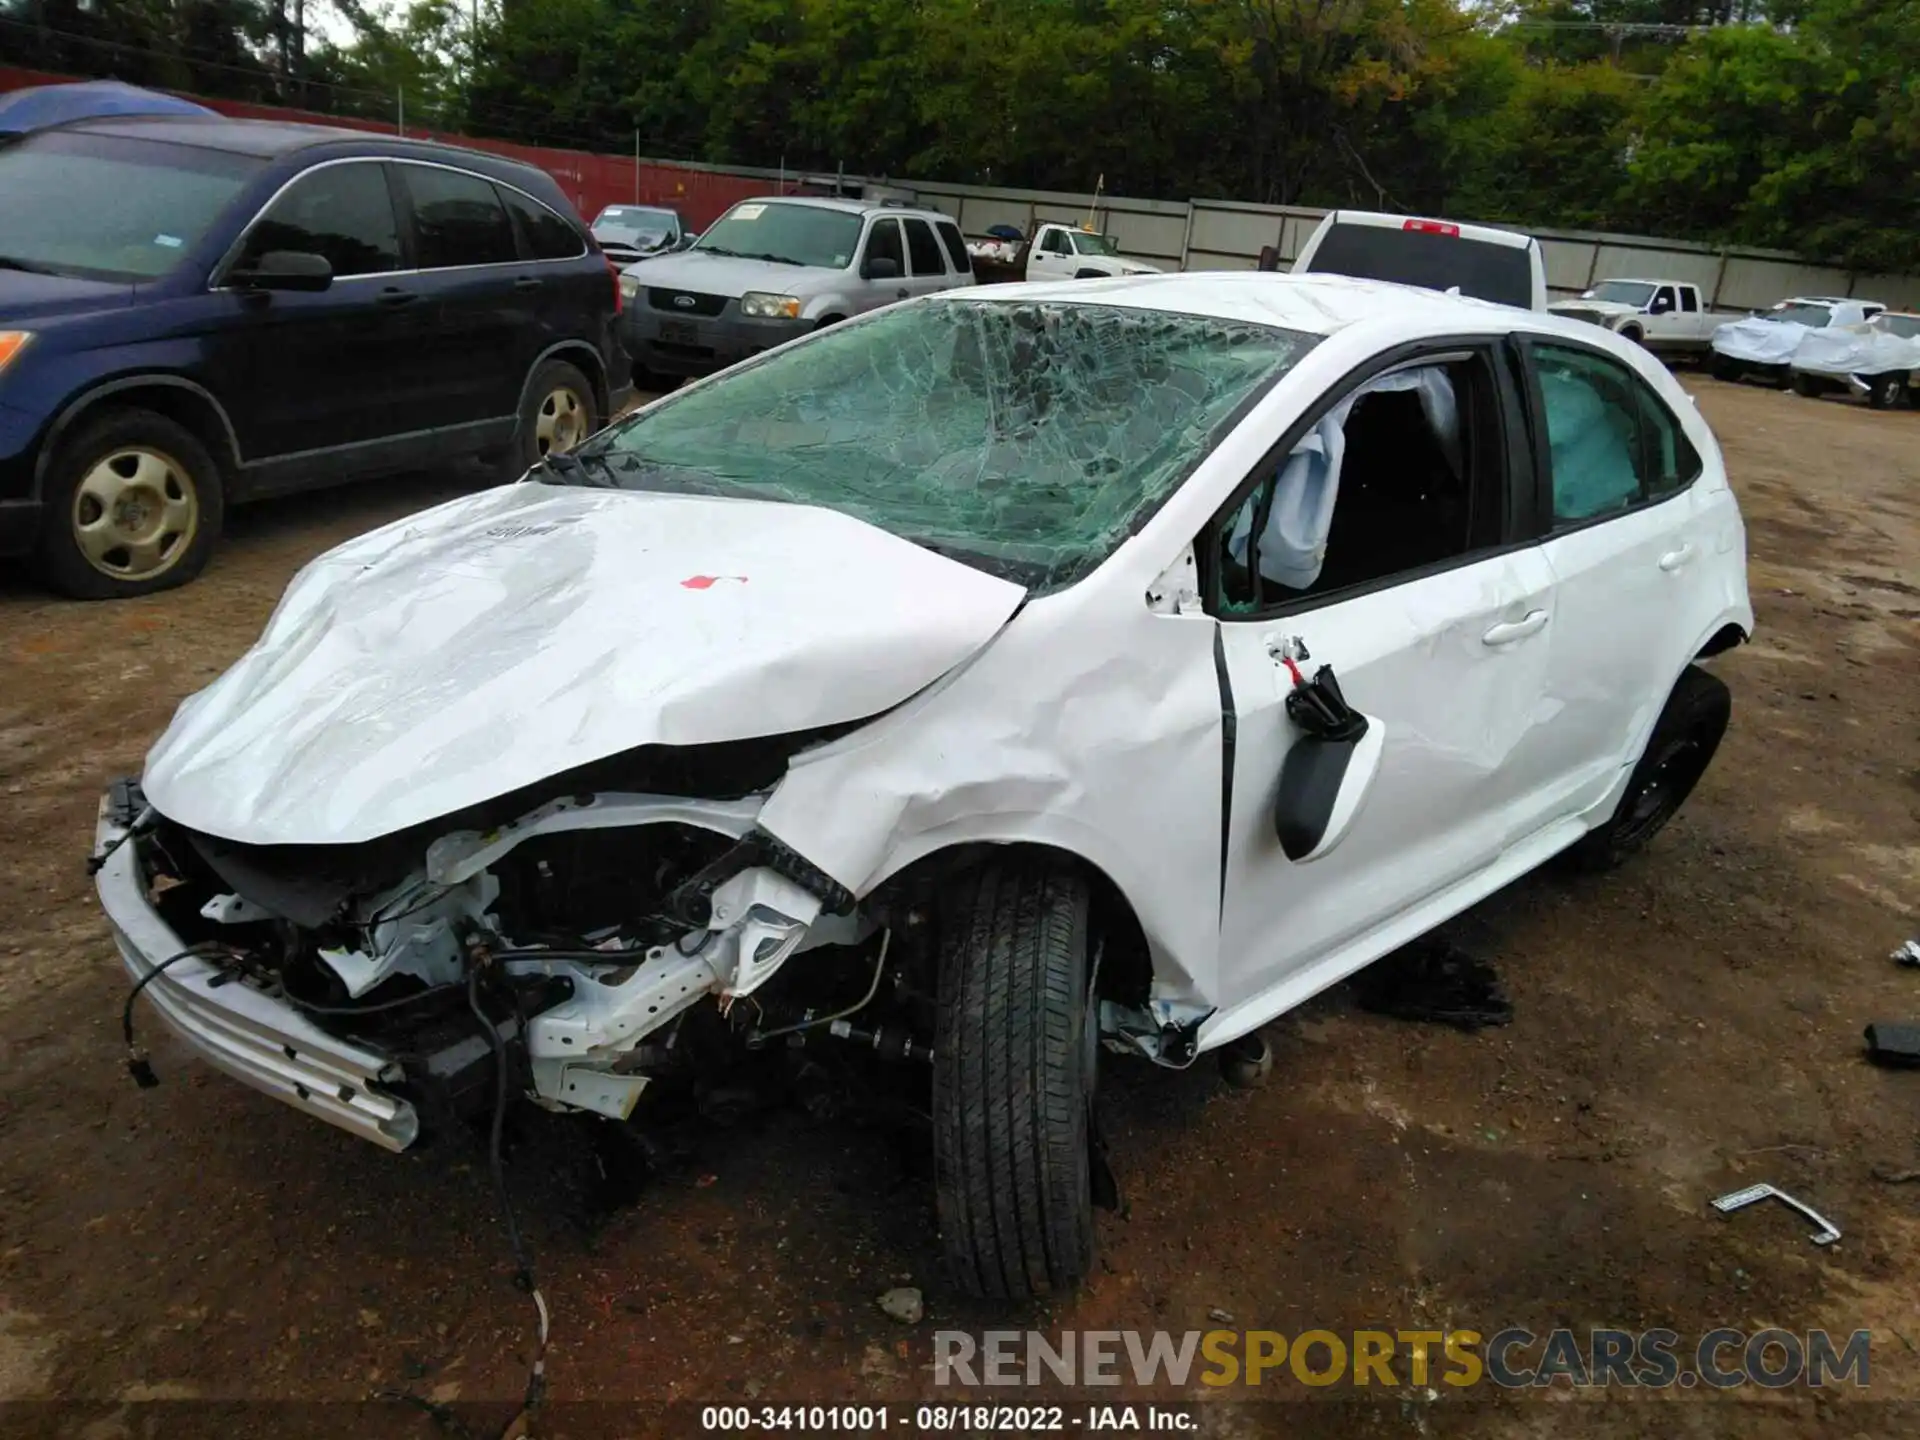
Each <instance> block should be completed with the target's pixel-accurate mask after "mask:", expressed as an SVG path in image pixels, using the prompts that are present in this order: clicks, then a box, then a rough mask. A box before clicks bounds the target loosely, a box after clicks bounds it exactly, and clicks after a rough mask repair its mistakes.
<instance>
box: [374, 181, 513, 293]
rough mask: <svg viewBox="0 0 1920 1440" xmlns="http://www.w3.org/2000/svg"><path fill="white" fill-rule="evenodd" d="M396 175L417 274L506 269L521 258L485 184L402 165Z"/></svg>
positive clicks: (509, 227)
mask: <svg viewBox="0 0 1920 1440" xmlns="http://www.w3.org/2000/svg"><path fill="white" fill-rule="evenodd" d="M400 174H401V175H402V176H403V177H404V178H405V180H406V186H407V194H408V195H409V196H410V197H411V198H412V200H413V232H414V244H415V247H416V248H417V249H418V251H419V265H420V268H421V269H422V270H441V269H449V268H452V267H454V266H458V265H500V264H511V263H512V262H513V261H515V260H517V259H519V258H520V250H519V247H518V246H517V245H516V244H515V243H514V238H513V223H512V222H511V221H510V220H508V218H507V211H506V207H505V206H503V205H502V204H501V203H500V196H499V194H498V192H496V191H495V190H494V188H493V186H492V184H491V183H490V182H488V181H486V180H482V179H481V178H480V177H479V176H478V175H469V174H467V173H466V172H465V171H462V170H442V169H439V168H438V167H436V166H431V165H402V166H401V167H400Z"/></svg>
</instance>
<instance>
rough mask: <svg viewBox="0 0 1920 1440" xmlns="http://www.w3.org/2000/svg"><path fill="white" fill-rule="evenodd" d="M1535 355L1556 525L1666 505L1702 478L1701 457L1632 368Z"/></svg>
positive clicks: (1564, 355) (1538, 351)
mask: <svg viewBox="0 0 1920 1440" xmlns="http://www.w3.org/2000/svg"><path fill="white" fill-rule="evenodd" d="M1533 355H1534V369H1535V375H1536V377H1537V379H1538V383H1539V387H1540V403H1541V408H1542V409H1543V410H1544V411H1545V418H1546V433H1547V453H1548V465H1549V467H1550V468H1551V470H1552V474H1553V520H1554V523H1555V524H1556V525H1576V524H1580V523H1582V522H1584V521H1587V520H1593V519H1597V518H1600V517H1602V516H1606V515H1611V514H1615V513H1617V512H1619V511H1622V510H1627V509H1630V508H1632V507H1633V506H1635V505H1640V504H1644V503H1647V502H1649V501H1655V500H1664V499H1666V498H1667V497H1668V496H1669V495H1673V494H1675V493H1677V492H1678V491H1680V490H1682V489H1684V488H1685V487H1686V486H1687V485H1689V484H1691V483H1692V482H1693V481H1694V480H1695V479H1696V478H1698V476H1699V474H1700V468H1701V464H1700V456H1699V454H1698V453H1697V452H1696V451H1695V450H1694V448H1693V446H1692V445H1690V444H1689V443H1688V442H1687V437H1686V435H1685V433H1684V432H1682V430H1681V429H1680V422H1679V421H1678V420H1676V419H1675V418H1674V417H1673V414H1672V412H1671V411H1669V410H1668V409H1667V407H1666V405H1665V404H1664V403H1662V401H1661V400H1660V397H1659V396H1658V395H1656V394H1654V392H1653V390H1652V388H1651V387H1650V386H1648V384H1647V383H1646V382H1645V381H1644V380H1642V379H1641V378H1640V377H1639V376H1637V375H1635V374H1634V373H1633V372H1632V371H1631V370H1630V369H1628V368H1627V367H1626V366H1625V365H1622V364H1621V363H1620V362H1619V361H1617V360H1612V359H1609V358H1608V357H1606V356H1604V355H1598V354H1595V353H1594V352H1592V351H1590V350H1573V349H1567V348H1564V347H1562V346H1558V345H1539V346H1536V347H1534V350H1533Z"/></svg>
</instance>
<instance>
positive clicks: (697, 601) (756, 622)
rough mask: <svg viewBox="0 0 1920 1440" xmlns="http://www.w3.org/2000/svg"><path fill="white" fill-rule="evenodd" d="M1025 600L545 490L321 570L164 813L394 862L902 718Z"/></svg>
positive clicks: (303, 576) (482, 507)
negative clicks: (615, 779) (607, 794)
mask: <svg viewBox="0 0 1920 1440" xmlns="http://www.w3.org/2000/svg"><path fill="white" fill-rule="evenodd" d="M1024 593H1025V592H1024V591H1023V590H1022V589H1021V588H1020V587H1019V586H1017V585H1014V584H1011V583H1009V582H1007V581H1005V580H1000V579H997V578H995V577H993V576H990V575H987V574H984V573H982V572H980V571H977V570H973V569H971V568H969V567H967V566H965V565H962V564H960V563H958V562H957V561H953V560H948V559H946V558H944V557H942V556H939V555H936V554H934V553H933V552H932V551H929V550H924V549H922V548H920V547H919V546H917V545H913V544H911V543H909V542H908V541H905V540H902V539H899V538H898V537H896V536H893V535H890V534H888V533H886V532H885V531H883V530H879V529H877V528H875V527H873V526H871V525H867V524H865V523H864V522H862V521H859V520H855V519H853V518H851V517H850V516H846V515H842V514H839V513H838V512H835V511H831V510H822V509H816V508H813V507H811V506H804V505H783V504H775V503H771V502H765V501H757V500H726V499H713V498H707V497H695V496H686V495H664V494H653V493H645V492H622V491H610V490H598V489H581V488H573V487H566V486H551V485H546V484H542V483H539V482H532V481H529V482H523V483H521V484H517V485H511V486H507V487H504V488H502V489H498V490H490V491H486V492H484V493H482V494H479V495H474V496H470V497H467V498H464V499H460V500H455V501H452V502H450V503H448V504H446V505H442V506H439V507H437V508H436V509H433V510H428V511H426V512H424V513H423V514H420V515H415V516H412V517H410V518H408V519H405V520H401V521H398V522H396V523H394V524H392V525H388V526H386V527H384V528H382V529H379V530H376V531H374V532H372V533H371V534H368V535H364V536H362V537H361V538H359V539H358V540H352V541H349V542H348V543H347V544H345V545H342V546H340V547H339V548H338V549H336V550H333V551H330V552H329V553H327V554H326V555H323V556H321V557H320V558H319V559H318V560H316V561H314V562H313V563H312V564H310V565H309V566H307V567H306V569H304V570H302V571H301V572H300V574H298V575H297V576H295V577H294V580H293V583H292V584H291V585H290V586H289V587H288V589H287V593H286V595H285V596H284V597H283V598H282V600H281V602H280V605H279V608H278V609H277V610H276V611H275V612H274V614H273V617H272V619H271V620H269V621H268V623H267V628H266V631H265V633H263V634H262V635H261V637H260V639H259V641H258V642H257V643H256V644H255V645H254V647H253V648H252V649H251V650H250V651H248V652H247V653H246V655H244V656H242V657H241V659H240V661H239V663H238V664H236V665H235V666H234V667H233V668H232V669H231V670H229V671H228V672H227V673H226V674H225V675H223V676H221V677H220V678H219V679H218V680H216V681H215V682H214V683H213V684H212V685H210V686H208V687H207V688H206V689H205V690H202V691H201V692H200V693H199V694H197V695H194V696H192V697H190V698H189V699H188V700H186V701H185V702H184V703H183V704H182V705H181V706H180V709H179V710H178V711H177V712H176V713H175V715H174V718H173V723H172V724H171V725H169V726H168V727H167V731H166V733H165V734H164V735H162V736H161V737H160V740H159V743H158V744H156V745H155V746H154V747H153V749H152V751H151V752H150V753H149V754H148V756H147V768H146V774H145V777H144V782H143V784H144V789H145V791H146V795H147V798H148V799H149V800H150V801H152V803H153V804H154V806H155V807H156V808H157V809H158V810H159V811H160V813H161V814H163V815H166V816H168V817H170V818H171V819H173V820H176V821H178V822H180V823H181V824H184V825H188V826H191V827H192V828H194V829H197V830H201V831H205V832H208V833H211V834H214V835H221V836H225V837H227V838H229V839H232V840H239V841H244V842H248V843H252V844H262V845H277V844H324V843H340V842H352V841H361V840H369V839H373V838H375V837H377V836H381V835H386V834H391V833H393V832H394V831H397V830H401V829H404V828H406V827H408V826H411V825H415V824H419V823H421V822H422V821H427V820H432V819H434V818H435V817H437V816H441V815H446V814H449V813H451V812H453V811H456V810H460V809H464V808H465V807H467V806H470V805H474V804H477V803H478V802H480V801H482V800H487V799H491V798H492V797H494V796H497V795H503V794H506V793H508V792H510V791H513V790H517V789H519V788H521V787H522V786H525V785H530V784H533V783H534V782H536V781H539V780H542V779H544V778H546V777H548V776H552V775H557V774H560V773H562V772H564V771H567V770H571V769H573V768H574V767H576V766H579V765H584V764H586V763H588V762H589V761H593V760H599V759H603V758H605V757H607V756H610V755H615V754H618V753H620V752H622V751H624V750H629V749H632V748H633V747H635V746H639V745H647V744H664V745H691V744H702V743H708V742H714V741H725V740H739V739H745V738H749V737H753V736H760V735H778V734H785V733H789V732H792V731H798V730H804V729H810V728H813V727H816V726H821V725H831V724H835V723H839V722H844V721H850V720H858V719H862V718H864V717H867V716H870V715H875V714H878V713H879V712H881V711H883V710H886V709H888V708H890V707H891V706H893V705H895V704H897V703H899V702H900V701H902V700H905V699H906V698H907V697H909V696H910V695H912V694H913V693H914V692H916V691H918V690H920V689H921V688H923V687H924V686H926V685H928V684H930V683H931V682H933V681H934V680H936V679H938V678H939V677H940V676H941V675H943V674H944V673H946V671H948V670H949V669H951V668H952V667H953V666H954V665H956V664H958V663H959V662H960V661H962V660H964V659H966V658H967V657H968V656H969V655H971V654H973V653H974V652H975V651H976V650H978V649H979V648H980V647H981V646H983V645H985V644H986V643H987V642H988V641H989V640H991V639H992V638H993V636H994V635H995V634H996V633H997V632H998V631H999V629H1000V627H1001V626H1002V625H1004V624H1005V623H1006V621H1007V619H1008V618H1009V617H1010V616H1011V615H1012V614H1013V612H1014V610H1015V609H1016V608H1017V607H1018V605H1019V604H1020V601H1021V598H1022V597H1023V595H1024Z"/></svg>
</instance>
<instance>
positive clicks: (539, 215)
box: [493, 185, 587, 260]
mask: <svg viewBox="0 0 1920 1440" xmlns="http://www.w3.org/2000/svg"><path fill="white" fill-rule="evenodd" d="M493 188H494V189H495V190H497V191H499V193H500V199H501V200H502V201H503V202H504V203H505V204H506V207H507V211H508V213H509V214H511V215H512V216H513V223H514V224H515V225H517V226H519V227H520V237H521V240H522V241H523V249H524V251H525V254H526V257H527V258H528V259H532V260H572V259H575V258H577V257H579V256H581V255H584V254H586V253H587V246H586V242H585V241H583V240H582V239H581V238H580V236H579V234H578V232H576V231H575V230H574V228H573V226H571V225H569V224H568V223H567V222H566V221H565V220H562V219H561V218H560V217H559V216H558V215H556V214H554V212H553V211H551V210H549V209H548V208H547V207H546V206H544V205H542V204H541V203H540V202H539V201H538V200H535V199H533V198H532V197H531V196H528V195H523V194H521V193H520V192H519V191H518V190H515V189H514V188H513V187H512V186H510V185H496V186H494V187H493Z"/></svg>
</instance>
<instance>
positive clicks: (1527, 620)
mask: <svg viewBox="0 0 1920 1440" xmlns="http://www.w3.org/2000/svg"><path fill="white" fill-rule="evenodd" d="M1546 628H1547V612H1546V611H1544V610H1529V611H1528V612H1527V613H1526V615H1525V616H1523V617H1522V618H1521V619H1518V620H1508V621H1505V622H1504V623H1502V624H1499V625H1496V626H1494V627H1493V628H1492V629H1491V630H1489V631H1487V633H1486V634H1484V635H1482V636H1481V637H1480V639H1481V640H1482V641H1483V642H1484V643H1486V644H1488V645H1512V644H1514V643H1515V642H1516V641H1520V640H1525V639H1526V638H1527V637H1528V636H1529V635H1538V634H1539V633H1540V632H1541V631H1542V630H1544V629H1546Z"/></svg>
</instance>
